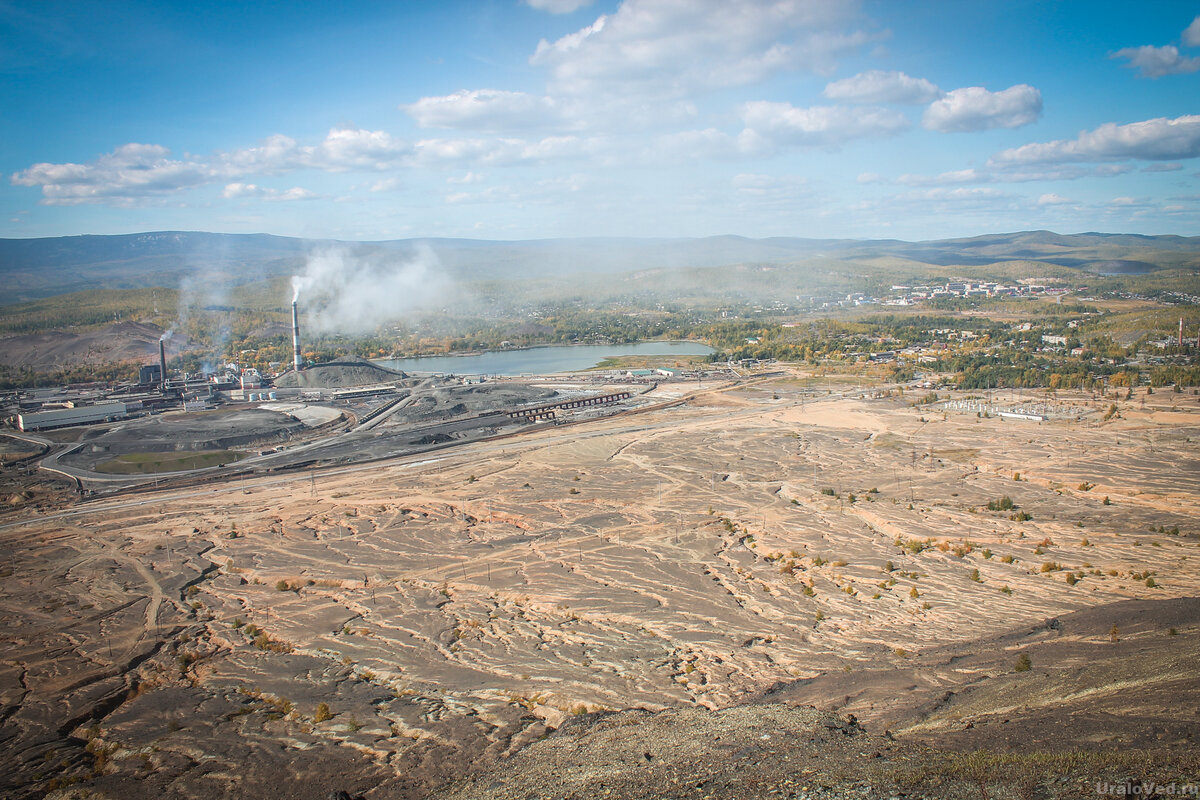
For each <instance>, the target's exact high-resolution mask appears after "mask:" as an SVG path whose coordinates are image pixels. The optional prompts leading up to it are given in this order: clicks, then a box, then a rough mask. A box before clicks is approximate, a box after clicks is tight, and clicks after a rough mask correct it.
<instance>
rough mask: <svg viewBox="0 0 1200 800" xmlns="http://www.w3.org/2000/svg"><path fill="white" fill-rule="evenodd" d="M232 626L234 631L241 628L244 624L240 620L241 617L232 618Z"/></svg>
mask: <svg viewBox="0 0 1200 800" xmlns="http://www.w3.org/2000/svg"><path fill="white" fill-rule="evenodd" d="M232 624H233V629H234V630H237V629H238V628H240V627H242V626H243V625H245V624H246V623H245V622H243V621H242V618H241V617H234V618H233V623H232Z"/></svg>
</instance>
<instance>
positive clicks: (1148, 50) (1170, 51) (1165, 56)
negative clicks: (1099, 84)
mask: <svg viewBox="0 0 1200 800" xmlns="http://www.w3.org/2000/svg"><path fill="white" fill-rule="evenodd" d="M1193 24H1195V23H1193ZM1188 30H1191V29H1190V28H1189V29H1188ZM1109 58H1124V59H1126V60H1128V61H1129V63H1128V64H1126V65H1125V66H1127V67H1129V68H1131V69H1136V70H1137V71H1138V76H1139V77H1142V78H1161V77H1163V76H1164V75H1186V74H1187V73H1189V72H1196V71H1197V70H1200V58H1186V57H1184V56H1181V55H1180V54H1179V48H1177V47H1176V46H1175V45H1172V44H1168V45H1165V46H1163V47H1154V46H1153V45H1149V44H1147V45H1142V46H1141V47H1125V48H1122V49H1121V50H1118V51H1117V52H1115V53H1113V54H1112V55H1111V56H1109Z"/></svg>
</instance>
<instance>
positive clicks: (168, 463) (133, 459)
mask: <svg viewBox="0 0 1200 800" xmlns="http://www.w3.org/2000/svg"><path fill="white" fill-rule="evenodd" d="M245 457H246V454H245V453H239V452H237V451H235V450H196V451H187V450H184V451H171V452H169V453H125V454H122V455H119V456H117V457H116V458H114V459H111V460H109V461H103V462H101V463H99V464H97V465H96V472H102V473H104V474H106V475H155V474H158V473H161V472H182V471H184V470H189V469H207V468H209V467H217V466H222V465H224V464H232V463H234V462H235V461H240V460H241V459H243V458H245Z"/></svg>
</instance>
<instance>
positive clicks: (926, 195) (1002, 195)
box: [897, 186, 1016, 201]
mask: <svg viewBox="0 0 1200 800" xmlns="http://www.w3.org/2000/svg"><path fill="white" fill-rule="evenodd" d="M897 196H898V197H902V198H907V199H909V200H976V201H978V200H1000V199H1012V198H1013V197H1015V196H1016V195H1013V194H1012V193H1010V192H1002V191H1000V190H999V189H993V188H991V187H988V186H977V187H974V188H970V189H967V188H958V189H946V188H937V189H922V190H920V191H916V192H905V193H903V194H900V195H897Z"/></svg>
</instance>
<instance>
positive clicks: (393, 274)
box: [292, 247, 455, 334]
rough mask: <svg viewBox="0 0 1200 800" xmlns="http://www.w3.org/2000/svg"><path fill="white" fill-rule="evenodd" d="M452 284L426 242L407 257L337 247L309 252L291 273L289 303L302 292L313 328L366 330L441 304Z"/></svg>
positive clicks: (347, 330) (446, 298)
mask: <svg viewBox="0 0 1200 800" xmlns="http://www.w3.org/2000/svg"><path fill="white" fill-rule="evenodd" d="M454 288H455V287H454V285H453V283H452V281H450V280H449V279H448V278H447V277H446V276H445V274H444V273H443V272H442V270H441V265H440V263H439V262H438V258H437V256H436V255H435V254H434V252H433V250H431V249H430V248H428V247H421V248H420V249H419V250H418V251H417V252H416V253H415V254H413V255H411V256H400V255H396V254H393V253H373V254H369V255H362V254H357V253H355V252H353V251H352V250H351V249H350V248H347V247H339V248H331V249H327V250H321V251H318V252H315V253H313V254H312V255H311V256H309V258H308V262H307V263H306V264H305V268H304V273H303V274H302V275H294V276H292V303H293V304H296V303H298V302H299V300H300V298H301V297H302V296H303V298H304V312H305V324H306V326H307V327H308V328H309V329H310V330H314V331H316V332H317V333H348V334H357V333H369V332H371V331H373V330H375V329H376V328H378V327H379V326H380V325H382V324H384V323H389V322H395V321H397V320H399V319H400V318H401V317H403V316H404V315H406V314H411V313H414V312H420V311H424V310H428V309H431V308H433V307H435V306H436V305H439V304H442V303H444V302H445V301H446V300H448V299H449V298H450V296H451V294H452V292H453V290H454ZM293 307H294V306H293ZM297 323H298V319H297V318H296V317H295V316H294V317H293V325H294V326H296V324H297ZM293 333H295V331H293Z"/></svg>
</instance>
